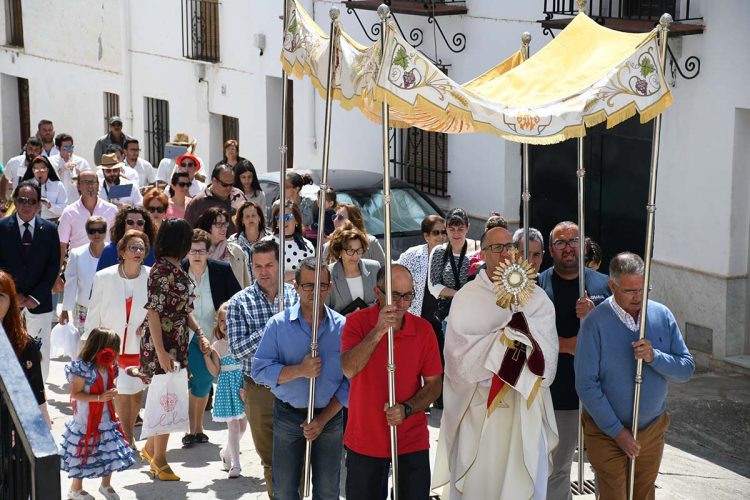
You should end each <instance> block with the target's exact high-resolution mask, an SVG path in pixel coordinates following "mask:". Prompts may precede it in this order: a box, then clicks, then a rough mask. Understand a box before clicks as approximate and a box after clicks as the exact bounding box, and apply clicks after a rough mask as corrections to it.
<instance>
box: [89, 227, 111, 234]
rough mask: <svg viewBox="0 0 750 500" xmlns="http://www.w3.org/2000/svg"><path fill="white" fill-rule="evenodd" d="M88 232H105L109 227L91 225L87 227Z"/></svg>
mask: <svg viewBox="0 0 750 500" xmlns="http://www.w3.org/2000/svg"><path fill="white" fill-rule="evenodd" d="M86 232H87V233H88V234H104V233H106V232H107V228H106V227H90V228H88V229H86Z"/></svg>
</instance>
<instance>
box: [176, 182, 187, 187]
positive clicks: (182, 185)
mask: <svg viewBox="0 0 750 500" xmlns="http://www.w3.org/2000/svg"><path fill="white" fill-rule="evenodd" d="M174 185H175V186H179V187H181V188H186V187H190V183H189V182H175V183H174Z"/></svg>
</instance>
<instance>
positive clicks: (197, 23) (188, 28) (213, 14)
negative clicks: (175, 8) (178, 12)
mask: <svg viewBox="0 0 750 500" xmlns="http://www.w3.org/2000/svg"><path fill="white" fill-rule="evenodd" d="M182 55H183V57H187V58H188V59H196V60H198V61H206V62H214V63H215V62H219V60H220V57H219V0H182Z"/></svg>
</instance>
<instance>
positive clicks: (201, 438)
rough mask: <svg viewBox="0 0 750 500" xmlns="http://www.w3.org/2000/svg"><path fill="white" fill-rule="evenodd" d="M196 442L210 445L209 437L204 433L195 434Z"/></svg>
mask: <svg viewBox="0 0 750 500" xmlns="http://www.w3.org/2000/svg"><path fill="white" fill-rule="evenodd" d="M195 441H196V442H198V443H208V436H206V435H205V434H203V433H202V432H198V433H196V434H195Z"/></svg>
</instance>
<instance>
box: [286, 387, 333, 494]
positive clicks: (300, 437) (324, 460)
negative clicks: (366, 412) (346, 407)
mask: <svg viewBox="0 0 750 500" xmlns="http://www.w3.org/2000/svg"><path fill="white" fill-rule="evenodd" d="M306 418H307V410H304V409H303V410H299V409H296V408H292V407H291V406H290V405H288V404H286V403H284V402H282V401H280V400H278V399H277V400H276V401H275V402H274V405H273V464H272V469H273V493H274V498H275V499H276V500H288V499H294V500H299V498H300V492H299V489H300V478H302V468H303V467H304V462H305V444H306V442H307V441H306V440H305V436H304V434H303V433H302V427H300V426H301V425H302V423H303V422H304V421H305V419H306ZM343 440H344V421H343V417H342V414H341V412H339V413H337V414H336V416H334V417H333V418H332V419H331V420H329V421H328V423H327V424H326V426H325V427H324V428H323V432H321V433H320V435H319V436H318V437H317V439H315V441H313V445H312V495H313V496H312V497H313V500H338V498H339V478H340V473H341V450H342V449H343Z"/></svg>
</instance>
